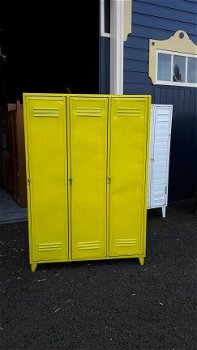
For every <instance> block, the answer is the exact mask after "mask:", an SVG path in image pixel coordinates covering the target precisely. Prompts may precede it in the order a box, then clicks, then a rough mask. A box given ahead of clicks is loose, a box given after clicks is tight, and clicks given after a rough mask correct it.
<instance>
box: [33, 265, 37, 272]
mask: <svg viewBox="0 0 197 350" xmlns="http://www.w3.org/2000/svg"><path fill="white" fill-rule="evenodd" d="M37 265H38V264H31V272H35V271H36V268H37Z"/></svg>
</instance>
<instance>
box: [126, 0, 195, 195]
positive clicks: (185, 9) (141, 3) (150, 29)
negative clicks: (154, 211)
mask: <svg viewBox="0 0 197 350" xmlns="http://www.w3.org/2000/svg"><path fill="white" fill-rule="evenodd" d="M177 30H184V31H186V32H187V33H188V35H189V37H190V39H191V40H192V41H193V42H194V43H195V44H197V1H196V0H187V1H186V0H133V12H132V34H130V35H129V36H128V39H127V41H126V42H125V45H124V93H125V94H151V95H152V102H153V103H157V104H159V103H162V104H173V108H174V112H173V124H172V138H171V157H170V179H169V199H170V200H178V199H184V198H189V197H192V196H193V195H194V193H195V188H196V186H197V89H195V88H186V87H172V86H163V85H162V86H161V85H155V86H154V85H153V84H152V82H151V80H150V78H149V76H148V65H149V62H148V60H149V39H155V40H164V39H167V38H169V37H170V36H172V35H173V34H174V33H175V32H176V31H177Z"/></svg>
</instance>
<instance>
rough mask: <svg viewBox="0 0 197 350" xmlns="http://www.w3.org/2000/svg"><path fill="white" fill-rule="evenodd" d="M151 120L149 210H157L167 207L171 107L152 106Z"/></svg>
mask: <svg viewBox="0 0 197 350" xmlns="http://www.w3.org/2000/svg"><path fill="white" fill-rule="evenodd" d="M151 119H152V125H151V138H152V139H151V141H150V145H151V146H150V165H149V166H150V167H151V169H150V172H149V181H150V185H149V188H150V194H149V196H150V206H149V208H158V207H162V206H165V205H167V196H168V174H169V157H170V138H171V124H172V106H170V105H153V118H151ZM153 134H154V136H153Z"/></svg>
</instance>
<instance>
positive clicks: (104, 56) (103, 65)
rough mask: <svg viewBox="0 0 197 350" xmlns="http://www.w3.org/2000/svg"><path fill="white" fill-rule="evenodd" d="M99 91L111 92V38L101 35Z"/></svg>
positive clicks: (102, 92) (101, 92)
mask: <svg viewBox="0 0 197 350" xmlns="http://www.w3.org/2000/svg"><path fill="white" fill-rule="evenodd" d="M99 53H100V56H99V92H100V94H109V76H110V75H109V74H110V73H109V69H110V68H109V67H110V66H109V60H110V39H109V38H106V37H102V36H100V42H99Z"/></svg>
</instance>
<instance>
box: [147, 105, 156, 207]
mask: <svg viewBox="0 0 197 350" xmlns="http://www.w3.org/2000/svg"><path fill="white" fill-rule="evenodd" d="M154 142H155V107H154V105H152V106H151V115H150V141H149V146H150V147H149V164H148V209H149V208H151V190H152V183H151V181H152V166H153V155H154Z"/></svg>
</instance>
